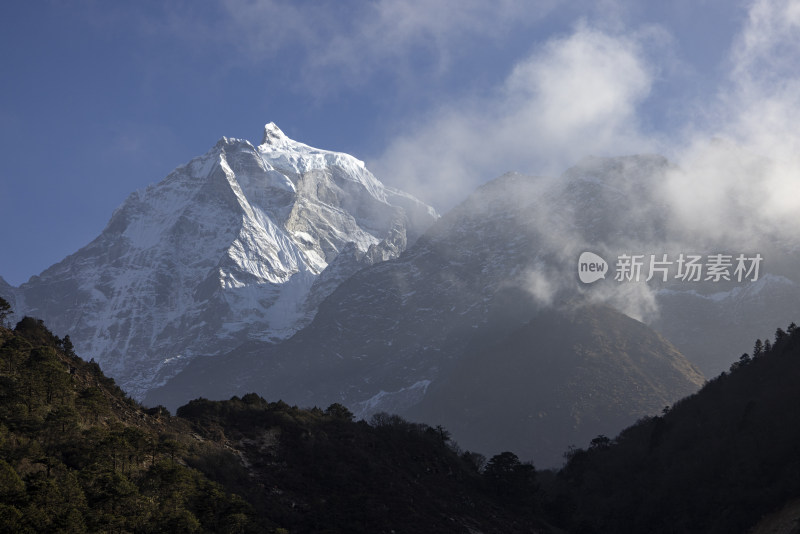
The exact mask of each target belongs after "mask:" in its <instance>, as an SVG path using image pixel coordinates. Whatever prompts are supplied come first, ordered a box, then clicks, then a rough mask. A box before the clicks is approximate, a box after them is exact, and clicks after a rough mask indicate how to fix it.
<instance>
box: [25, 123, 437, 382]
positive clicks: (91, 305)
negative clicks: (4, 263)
mask: <svg viewBox="0 0 800 534" xmlns="http://www.w3.org/2000/svg"><path fill="white" fill-rule="evenodd" d="M435 218H436V214H435V212H434V211H433V210H432V209H431V208H430V207H429V206H427V205H425V204H423V203H422V202H420V201H418V200H416V199H414V198H413V197H411V196H410V195H407V194H404V193H401V192H398V191H396V190H394V189H390V188H386V187H384V186H383V184H382V183H381V182H380V181H378V180H377V179H376V178H375V177H374V176H373V175H372V173H370V172H369V170H367V169H366V167H365V166H364V163H363V162H361V161H360V160H358V159H356V158H354V157H352V156H350V155H347V154H342V153H337V152H331V151H326V150H320V149H316V148H313V147H310V146H308V145H305V144H303V143H299V142H297V141H294V140H292V139H290V138H288V137H287V136H286V135H285V134H284V133H283V132H282V131H281V130H280V128H278V126H276V125H275V124H274V123H269V124H267V125H266V126H265V128H264V142H262V144H261V145H258V146H257V147H256V146H254V145H253V144H252V143H250V142H249V141H247V140H243V139H235V138H227V137H223V138H221V139H220V141H219V142H217V143H216V145H215V146H214V147H213V148H212V149H211V150H209V151H208V152H207V153H206V154H204V155H202V156H199V157H197V158H194V159H193V160H191V161H190V162H188V163H186V164H185V165H181V166H179V167H177V168H176V169H175V170H174V171H173V172H171V173H170V174H169V175H168V176H167V177H166V178H165V179H164V180H163V181H162V182H160V183H159V184H156V185H152V186H149V187H148V188H147V189H145V190H144V191H139V192H136V193H133V194H131V195H130V196H129V197H128V199H127V200H126V201H125V202H124V203H123V204H122V206H120V207H119V208H118V209H117V210H116V211H115V212H114V214H113V216H112V218H111V220H110V221H109V224H108V225H107V226H106V228H105V229H104V230H103V232H102V233H101V234H100V236H98V237H97V239H95V240H94V241H93V242H92V243H90V244H89V245H87V246H86V247H84V248H83V249H81V250H79V251H78V252H77V253H75V254H73V255H71V256H69V257H67V258H66V259H65V260H63V261H62V262H60V263H58V264H56V265H54V266H52V267H50V268H49V269H47V270H46V271H45V272H43V273H42V274H41V276H39V277H34V278H33V279H32V280H31V281H30V282H28V283H26V284H23V285H22V286H21V287H19V288H13V289H12V292H13V293H14V295H13V297H14V300H15V302H17V303H24V306H22V307H20V306H19V305H18V306H17V310H16V311H17V312H18V313H20V314H29V315H35V316H37V317H41V318H43V319H45V320H46V321H47V322H48V324H51V325H53V327H54V329H55V331H56V332H57V333H58V334H59V335H64V334H70V335H71V337H72V338H73V339H75V340H76V341H77V342H78V345H77V346H76V349H77V350H78V352H79V353H80V354H81V355H83V356H84V357H86V358H94V359H95V360H97V361H98V362H99V363H100V364H101V365H102V366H103V368H104V370H106V372H108V373H109V374H111V375H112V376H114V377H115V378H116V379H117V380H118V381H119V382H120V383H121V384H122V385H123V386H124V387H125V388H126V389H127V390H128V391H131V392H132V393H133V394H135V395H139V396H140V395H142V394H143V393H144V392H145V391H146V390H147V389H149V388H150V387H152V386H153V385H156V384H159V383H161V382H163V380H165V379H166V378H167V377H169V376H171V375H173V374H174V373H175V372H177V371H178V370H179V369H180V368H181V367H182V366H183V365H185V363H186V362H188V361H189V360H191V359H192V358H193V357H195V356H197V355H213V354H217V353H219V352H220V351H223V350H230V349H231V348H233V347H234V346H236V345H237V344H239V343H242V342H243V341H246V340H248V339H253V338H255V339H261V340H280V339H283V338H285V337H287V336H289V335H291V334H292V333H294V332H295V331H297V330H298V329H299V328H301V327H303V326H305V325H306V324H307V323H308V322H309V321H310V320H311V319H312V318H313V316H314V314H315V313H316V306H317V305H318V304H319V302H321V301H322V299H323V298H324V297H325V296H327V294H328V293H330V291H332V290H333V289H334V288H335V287H336V286H337V285H338V283H340V282H341V281H343V280H344V279H345V278H347V277H348V276H350V274H352V273H354V272H355V271H356V270H358V269H360V268H361V267H363V266H366V265H370V264H372V263H375V262H378V261H383V260H386V259H390V258H394V257H396V256H398V255H399V254H400V253H401V252H402V251H403V250H404V249H405V248H406V247H407V246H408V244H409V242H413V241H414V240H416V238H417V237H418V236H419V235H420V234H421V233H422V232H424V230H425V229H426V228H427V227H428V225H430V224H431V223H432V222H433V221H434V220H435Z"/></svg>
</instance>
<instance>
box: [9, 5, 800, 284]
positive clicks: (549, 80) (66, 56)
mask: <svg viewBox="0 0 800 534" xmlns="http://www.w3.org/2000/svg"><path fill="white" fill-rule="evenodd" d="M795 4H796V2H794V3H793V2H787V1H778V0H774V1H767V0H760V1H757V2H732V1H723V0H719V1H715V0H707V1H703V0H691V1H690V0H676V1H673V2H634V1H630V2H625V1H613V0H606V1H600V2H597V1H592V2H590V1H585V2H582V1H569V2H567V1H557V0H542V1H516V0H501V1H495V2H482V1H475V0H461V1H456V0H442V1H438V2H436V1H433V2H431V1H423V0H395V1H388V0H378V1H372V2H341V1H318V2H310V1H294V2H291V1H278V0H264V1H260V2H257V1H251V0H222V1H219V2H194V1H167V2H162V1H137V2H106V1H99V0H98V1H70V2H67V1H41V0H39V1H37V0H31V1H27V2H13V3H11V2H5V3H3V6H2V7H0V42H2V50H3V54H2V57H0V65H1V66H2V83H1V84H0V124H2V128H1V129H0V132H1V135H2V139H1V140H0V151H2V152H1V154H2V161H3V170H2V174H0V213H2V224H0V243H2V248H1V250H2V252H0V276H3V277H4V278H5V279H6V280H7V281H8V282H10V283H12V284H15V285H16V284H19V283H22V282H24V281H25V280H27V279H28V278H29V277H30V276H31V275H34V274H38V273H39V272H41V271H42V270H44V269H45V268H47V267H48V266H50V265H51V264H53V263H55V262H57V261H59V260H61V259H62V258H64V257H65V256H66V255H68V254H70V253H72V252H74V251H76V250H77V249H78V248H80V247H81V246H83V245H85V244H87V243H88V242H89V241H91V240H92V239H93V238H94V237H95V236H97V235H98V234H99V233H100V232H101V231H102V229H103V227H104V226H105V224H106V222H107V221H108V219H109V217H110V216H111V213H112V211H113V210H114V209H115V208H116V207H117V206H119V205H120V204H121V203H122V202H123V201H124V199H125V198H126V197H127V196H128V194H129V193H131V192H132V191H135V190H137V189H140V188H143V187H145V186H146V185H148V184H151V183H156V182H158V181H160V180H161V179H163V178H164V177H165V176H166V175H167V174H168V173H169V172H170V171H171V170H172V169H173V168H175V167H176V166H178V165H180V164H183V163H185V162H186V161H188V160H189V159H191V158H192V157H194V156H197V155H201V154H203V153H205V152H206V151H207V150H208V149H209V148H211V147H212V146H213V145H214V143H215V142H216V141H217V139H219V138H220V137H221V136H223V135H224V136H228V137H240V138H246V139H250V140H251V141H254V142H258V141H260V139H261V130H262V128H263V125H264V124H265V123H266V122H269V121H274V122H276V123H277V124H278V125H279V126H280V127H281V128H282V129H283V131H284V132H285V133H286V134H287V135H289V136H290V137H292V138H294V139H297V140H299V141H302V142H304V143H307V144H310V145H312V146H317V147H320V148H326V149H332V150H339V151H343V152H348V153H350V154H353V155H355V156H356V157H359V158H360V159H363V160H365V161H366V162H367V165H368V167H369V168H371V169H372V170H373V172H374V173H375V174H376V176H377V177H378V178H379V179H381V180H382V181H384V182H386V183H389V184H391V185H394V186H397V187H400V188H404V189H406V190H409V191H410V192H412V193H414V194H416V195H417V196H419V197H420V198H422V199H423V200H426V201H428V202H430V203H432V204H434V205H435V206H436V207H437V208H438V209H440V210H445V209H447V208H448V207H450V206H452V204H453V203H454V202H457V201H458V200H460V199H461V198H463V197H464V196H466V195H467V194H468V193H469V192H470V191H471V190H472V189H473V188H474V187H475V186H477V185H479V184H480V183H482V182H484V181H486V180H489V179H491V178H493V177H495V176H498V175H500V174H502V173H504V172H506V171H508V170H518V171H521V172H526V173H532V174H539V173H546V174H557V173H559V172H560V171H562V170H563V169H564V168H566V167H567V166H569V165H570V164H571V163H574V162H576V161H577V160H578V159H580V158H581V157H582V156H584V155H588V154H594V155H620V154H628V153H633V152H661V153H665V154H666V155H668V156H670V157H676V158H678V159H680V157H681V155H685V154H692V153H697V150H698V149H697V140H698V139H710V138H711V137H714V136H720V135H722V136H729V137H731V138H733V139H735V140H736V141H737V142H741V143H744V144H745V145H746V146H748V147H751V148H753V149H754V150H760V151H761V152H764V151H769V150H771V148H770V147H773V146H774V145H775V142H774V139H771V137H770V136H771V135H772V133H774V134H775V135H777V134H778V133H782V132H783V130H781V128H784V129H786V131H789V129H790V128H791V127H792V126H793V124H795V123H793V119H794V118H797V117H800V114H798V115H797V116H796V115H795V110H797V109H800V106H797V105H796V104H797V102H796V101H795V99H796V98H797V97H794V96H793V95H795V94H798V92H797V91H795V89H797V86H796V79H795V77H796V76H797V75H796V74H794V73H795V72H800V68H798V64H797V63H798V59H799V58H800V55H799V54H798V50H797V47H798V44H796V43H798V42H800V34H798V28H800V10H799V9H798V8H797V6H796V5H795ZM764 102H767V103H769V104H770V105H771V107H769V108H768V109H766V111H765V109H763V108H759V106H762V104H763V103H764ZM764 113H767V114H768V115H769V116H770V117H771V118H772V120H774V124H771V125H770V128H771V129H769V131H768V132H765V131H759V128H758V127H756V126H754V124H755V122H759V121H754V120H753V119H752V117H753V116H756V115H757V116H759V117H762V116H763V114H764ZM770 132H772V133H770ZM785 137H786V136H785V135H784V136H783V137H782V138H781V139H783V140H782V141H781V146H780V149H781V151H782V152H780V151H779V152H780V153H779V156H780V155H784V156H786V157H789V158H791V157H792V156H790V155H787V154H791V153H792V151H795V149H796V148H797V147H798V145H795V144H794V140H795V139H796V137H793V136H790V137H791V139H790V141H791V142H787V141H786V140H785V139H784V138H785ZM784 174H785V173H784ZM782 183H783V182H782ZM788 183H790V184H794V185H792V187H796V183H795V182H788Z"/></svg>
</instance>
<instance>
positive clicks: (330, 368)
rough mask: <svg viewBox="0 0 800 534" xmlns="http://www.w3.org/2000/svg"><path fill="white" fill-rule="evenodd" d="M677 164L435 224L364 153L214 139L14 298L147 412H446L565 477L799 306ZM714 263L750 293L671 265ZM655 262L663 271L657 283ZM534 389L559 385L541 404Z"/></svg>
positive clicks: (620, 171) (771, 266)
mask: <svg viewBox="0 0 800 534" xmlns="http://www.w3.org/2000/svg"><path fill="white" fill-rule="evenodd" d="M682 172H684V171H683V170H682V169H680V168H678V167H677V166H675V165H674V164H672V163H670V162H669V161H668V160H667V159H666V158H664V157H662V156H658V155H636V156H625V157H615V158H598V157H587V158H585V159H583V160H582V161H580V162H579V163H578V164H576V165H575V166H573V167H571V168H570V169H568V170H566V171H565V172H564V173H563V174H562V175H561V176H559V177H557V178H548V177H536V176H525V175H521V174H517V173H509V174H506V175H503V176H501V177H499V178H497V179H495V180H492V181H491V182H488V183H487V184H485V185H483V186H481V187H479V188H478V189H477V190H476V191H475V192H474V193H473V194H472V195H470V196H469V197H468V198H467V199H466V200H465V201H464V202H462V203H461V204H459V205H458V206H456V207H455V208H454V209H452V210H451V211H449V212H448V213H446V214H445V215H444V216H443V217H441V218H439V219H438V220H437V216H436V214H435V212H434V211H433V210H432V208H430V207H428V206H426V205H425V204H423V203H421V202H419V201H417V200H416V199H413V198H412V197H410V196H408V195H405V194H403V193H401V192H399V191H396V190H394V189H391V188H387V187H384V186H382V185H381V184H380V182H378V181H377V179H375V178H374V177H373V176H372V175H371V174H370V173H369V171H367V170H366V168H365V167H364V165H363V163H361V162H360V161H358V160H356V159H355V158H353V157H351V156H348V155H345V154H338V153H333V152H327V151H323V150H318V149H313V148H311V147H308V146H306V145H303V144H301V143H298V142H295V141H292V140H290V139H288V138H287V137H286V136H285V135H283V133H282V132H281V131H280V130H279V129H278V128H277V127H276V126H275V125H274V124H268V125H267V126H266V128H265V135H264V140H263V142H262V144H261V145H259V146H257V147H255V146H253V145H252V144H250V143H249V142H247V141H240V140H231V139H226V138H223V139H222V140H221V141H220V142H219V143H218V144H217V145H216V146H215V147H214V148H213V149H212V150H211V151H209V153H208V154H206V155H205V156H202V157H200V158H196V159H195V160H192V161H191V162H190V163H189V164H187V165H185V166H183V167H179V168H178V169H176V170H175V171H174V172H173V173H172V174H170V176H169V177H168V178H167V179H166V180H165V181H164V182H162V183H161V184H158V185H156V186H152V187H150V188H148V189H147V190H145V191H143V192H138V193H134V194H133V195H131V197H130V198H129V199H128V200H127V201H126V202H125V204H123V206H122V207H121V208H119V209H118V210H117V211H116V212H115V214H114V216H113V217H112V219H111V222H110V223H109V225H108V227H107V228H106V229H105V230H104V232H103V233H102V234H101V235H100V236H99V237H98V238H97V239H96V240H95V241H93V242H92V243H90V244H89V245H88V246H87V247H85V248H84V249H81V250H80V251H78V252H77V253H76V254H73V255H72V256H69V257H68V258H66V259H65V260H64V261H62V262H61V263H59V264H57V265H55V266H53V267H51V268H50V269H48V270H46V271H45V272H44V273H42V275H41V276H39V277H33V278H32V279H31V280H30V281H29V282H28V283H26V284H23V285H22V286H21V287H19V288H12V287H10V286H8V285H6V286H2V287H0V292H3V293H4V294H8V295H9V297H8V299H9V300H10V301H11V302H12V304H13V306H14V309H15V310H17V311H18V312H19V313H25V314H30V315H35V316H41V317H45V318H48V319H50V320H51V322H52V324H53V325H54V328H55V330H56V331H57V332H58V333H60V334H65V333H69V334H70V335H72V336H73V337H74V338H75V339H76V340H79V341H78V343H79V345H78V349H79V350H81V352H82V353H84V354H87V355H89V356H91V357H94V358H95V359H96V360H97V361H98V362H99V363H100V364H101V365H102V366H103V368H104V369H105V370H107V371H108V372H109V373H110V374H112V375H114V376H115V377H117V379H118V380H119V381H120V383H121V384H123V385H124V386H125V387H126V388H128V389H129V390H130V391H131V392H132V393H133V394H134V395H135V396H136V397H137V398H140V399H144V400H145V402H147V403H149V404H164V405H166V406H168V407H170V408H172V409H174V408H176V407H177V406H179V405H181V404H184V403H185V402H188V401H189V400H191V399H193V398H196V397H200V396H202V397H206V398H212V399H223V398H229V397H230V396H231V395H235V394H238V395H241V394H244V393H247V392H250V391H256V392H258V393H259V394H261V395H263V396H264V397H265V398H269V399H277V398H282V399H285V400H286V401H287V402H292V403H295V404H298V405H301V406H312V405H327V404H330V403H332V402H340V403H343V404H345V405H347V406H348V407H350V408H351V409H352V410H353V411H354V412H355V413H356V414H357V415H358V416H359V417H369V416H370V415H371V414H374V413H377V412H382V411H385V412H392V413H400V414H403V415H406V416H413V417H417V418H419V419H422V420H427V419H429V418H435V419H436V420H437V421H442V422H446V423H447V425H448V426H449V427H452V428H454V429H455V430H454V432H455V437H456V439H460V440H464V441H465V442H467V443H470V444H475V447H476V448H478V447H490V448H495V447H503V445H502V444H501V443H500V442H499V441H497V440H494V441H493V440H491V439H488V438H487V436H488V435H489V433H490V428H491V427H492V424H495V423H499V422H500V421H506V422H508V423H509V425H511V426H513V427H514V428H516V429H517V431H515V432H513V433H512V434H513V436H516V437H513V436H512V435H511V434H509V436H510V437H512V438H513V441H511V442H509V443H506V444H505V447H511V448H515V449H516V450H519V451H521V452H523V453H524V454H526V455H531V456H533V457H534V459H535V460H536V461H543V462H545V463H546V464H551V465H552V464H554V463H557V462H558V458H559V455H560V453H561V452H562V451H563V449H564V448H565V447H566V446H567V445H569V444H570V443H573V442H576V441H580V440H582V439H585V438H587V437H588V436H590V435H592V434H593V433H596V432H599V431H605V432H614V431H616V430H618V429H620V428H622V426H623V425H624V424H626V423H629V422H631V421H633V420H635V419H637V418H638V417H641V416H643V415H647V414H651V413H653V412H654V411H657V410H658V409H660V406H663V405H665V404H669V403H670V402H673V401H674V400H676V399H677V398H680V397H681V396H683V395H686V394H689V393H691V392H692V391H693V390H695V389H696V388H697V387H699V385H700V384H701V383H702V374H705V375H706V376H713V375H715V374H716V373H718V372H719V371H721V370H722V369H723V368H725V367H726V366H727V362H728V361H729V356H728V355H729V354H736V353H741V352H742V351H743V350H747V348H748V347H749V345H750V344H751V342H752V339H753V338H754V337H756V336H757V335H758V333H759V331H760V328H761V327H763V325H765V324H781V323H785V322H787V321H788V320H789V318H790V317H791V316H792V315H793V313H794V311H795V309H796V302H798V297H800V284H799V282H800V280H798V272H800V268H798V266H800V262H799V261H798V252H797V251H798V250H800V249H798V247H797V246H795V245H792V243H794V241H792V240H791V238H789V241H787V233H786V231H785V229H780V231H776V232H771V231H769V227H766V226H765V227H760V226H757V225H756V226H754V225H752V224H749V225H748V224H744V225H743V226H742V231H740V232H737V231H735V230H736V229H732V231H723V230H724V229H721V228H720V222H719V221H710V222H709V225H708V228H706V227H696V226H693V225H691V224H687V221H685V220H683V219H680V218H678V217H677V214H676V210H675V204H674V198H672V197H670V196H669V194H668V193H669V191H668V189H669V187H668V186H669V185H670V184H673V183H674V182H675V180H676V178H675V177H676V176H680V175H681V173H682ZM754 172H755V171H754ZM665 184H666V185H665ZM434 221H435V222H434ZM756 227H757V228H761V229H762V233H761V235H760V238H758V239H757V238H756V230H755V228H756ZM795 241H796V240H795ZM584 251H592V252H594V253H596V254H598V255H599V256H601V257H602V258H605V260H606V261H607V262H608V269H609V270H608V272H607V273H606V276H605V278H604V279H601V280H599V281H597V282H595V283H593V284H584V283H582V282H581V281H580V280H579V279H578V277H577V269H578V265H577V259H578V257H579V256H580V254H581V252H584ZM716 253H724V254H728V255H730V257H731V258H733V257H735V256H736V255H737V254H739V253H741V254H746V255H747V256H748V257H751V256H754V255H756V254H758V255H759V256H760V257H761V258H763V264H761V266H760V267H761V270H760V271H759V272H758V273H751V275H752V276H751V278H752V279H749V278H745V279H743V280H736V279H735V277H734V278H733V279H728V280H725V279H723V280H719V281H715V280H709V279H706V278H705V277H701V278H699V279H698V280H684V279H680V278H679V277H677V276H676V273H675V269H676V265H675V259H676V258H677V257H679V256H680V255H683V254H687V255H688V254H698V255H700V257H702V258H707V257H708V256H710V255H713V254H716ZM623 255H637V256H638V257H640V258H642V263H643V264H644V265H643V275H642V276H641V278H637V279H636V280H622V279H618V278H617V277H616V276H614V275H615V269H616V267H617V265H616V263H617V260H618V258H619V257H621V256H623ZM662 255H667V256H669V257H670V258H671V259H672V261H671V262H670V271H669V273H668V276H666V278H665V279H661V277H660V276H659V277H656V278H654V279H652V280H651V279H648V276H647V271H646V270H647V268H648V265H647V263H646V262H647V260H648V259H649V258H651V257H652V258H656V257H659V258H660V257H661V256H662ZM728 278H730V277H728ZM767 302H768V303H769V305H767V304H766V303H767ZM614 310H616V311H614ZM618 312H619V313H621V314H624V315H627V316H628V318H629V319H624V320H623V319H622V317H623V316H622V315H619V316H617V315H615V313H618ZM637 321H639V322H637ZM544 325H549V326H544ZM598 325H599V326H598ZM648 327H649V328H648ZM553 331H562V332H564V335H563V337H564V341H563V342H560V341H557V340H556V339H555V338H553V337H552V336H550V335H549V334H550V333H551V332H553ZM656 332H660V333H661V334H662V335H663V336H664V337H660V336H658V334H656ZM535 338H541V339H542V341H541V343H539V344H538V345H536V346H533V347H529V346H528V345H533V344H534V339H535ZM81 339H84V340H87V341H80V340H81ZM570 340H583V341H581V342H577V341H576V342H574V343H572V342H571V341H570ZM642 343H646V344H647V347H643V346H641V344H642ZM595 345H596V346H599V347H600V348H597V347H594V346H595ZM587 347H591V348H587ZM584 358H588V359H584ZM554 359H555V360H554ZM495 361H496V362H505V364H504V365H499V366H497V367H494V366H493V363H492V362H495ZM553 361H557V362H558V365H555V366H553V365H550V364H548V362H553ZM548 365H549V367H548ZM587 369H590V370H591V371H588V372H587ZM501 370H502V372H500V371H501ZM665 370H669V371H668V372H666V371H665ZM470 373H475V374H478V375H481V376H483V375H485V376H486V377H487V379H488V378H491V380H489V382H491V383H492V384H493V385H492V387H488V386H485V385H480V384H476V383H475V382H474V380H470V379H468V378H469V374H470ZM526 380H527V382H526ZM537 381H542V382H541V383H542V384H546V385H548V386H551V387H552V388H553V389H552V390H547V389H546V388H545V389H542V390H541V391H540V394H538V396H531V395H530V394H529V392H528V390H529V389H530V388H529V387H528V385H526V384H527V383H538V382H537ZM578 384H580V385H578ZM590 394H591V395H592V396H591V397H588V395H590ZM479 398H480V399H482V400H481V401H480V402H479V401H478V400H477V399H479ZM588 398H591V399H592V400H591V401H587V400H586V399H588ZM453 399H462V400H463V399H466V400H464V402H461V403H459V405H458V406H454V405H453V404H452V400H453ZM503 399H506V400H508V399H516V400H518V401H519V402H520V403H521V404H523V405H524V407H523V408H522V409H521V410H520V411H519V413H516V414H513V415H512V414H508V413H506V412H504V411H503V406H504V404H505V403H504V401H503ZM476 413H478V414H481V415H480V417H481V421H482V422H481V423H478V422H476V421H477V420H476V419H475V417H476V415H475V414H476ZM539 414H544V415H541V416H540V415H539ZM447 418H452V419H450V420H447V421H444V419H447ZM512 420H513V421H516V422H512ZM495 430H496V429H495ZM492 432H494V431H492ZM534 435H537V436H539V437H538V438H537V443H536V444H535V445H534V444H531V438H532V436H534ZM487 452H495V451H487Z"/></svg>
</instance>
